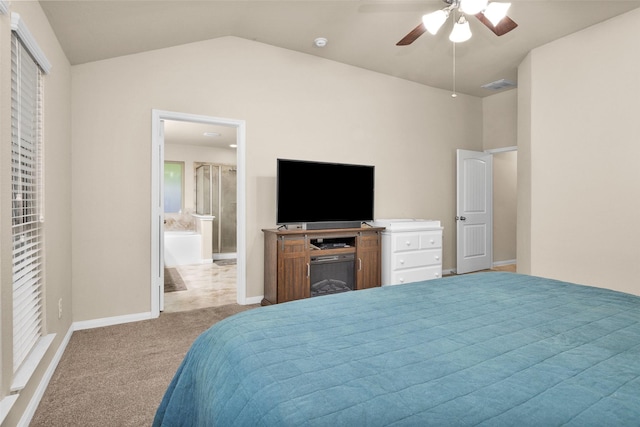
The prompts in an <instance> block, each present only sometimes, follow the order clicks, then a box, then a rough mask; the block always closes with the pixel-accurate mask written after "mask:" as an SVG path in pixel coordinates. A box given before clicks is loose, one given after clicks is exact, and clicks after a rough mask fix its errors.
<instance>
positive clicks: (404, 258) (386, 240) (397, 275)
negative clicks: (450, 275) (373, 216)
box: [373, 219, 442, 286]
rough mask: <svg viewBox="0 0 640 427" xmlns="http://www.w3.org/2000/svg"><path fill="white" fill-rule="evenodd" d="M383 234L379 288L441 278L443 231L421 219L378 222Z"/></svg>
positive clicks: (382, 220) (434, 224)
mask: <svg viewBox="0 0 640 427" xmlns="http://www.w3.org/2000/svg"><path fill="white" fill-rule="evenodd" d="M373 224H374V225H375V226H376V227H385V230H384V231H383V232H382V286H388V285H401V284H403V283H411V282H418V281H422V280H431V279H437V278H439V277H442V227H441V226H440V221H434V220H424V219H377V220H375V221H374V222H373Z"/></svg>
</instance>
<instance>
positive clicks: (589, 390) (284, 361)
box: [154, 272, 640, 426]
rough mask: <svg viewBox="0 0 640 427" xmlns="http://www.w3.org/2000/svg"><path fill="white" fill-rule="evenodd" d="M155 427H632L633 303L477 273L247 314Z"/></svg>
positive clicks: (172, 389) (180, 378)
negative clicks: (629, 426) (480, 426)
mask: <svg viewBox="0 0 640 427" xmlns="http://www.w3.org/2000/svg"><path fill="white" fill-rule="evenodd" d="M154 425H157V426H160V425H163V426H187V425H188V426H231V425H233V426H302V425H309V426H361V425H363V426H364V425H366V426H415V425H420V426H426V425H430V426H466V425H487V426H501V425H507V426H508V425H519V426H526V425H531V426H555V425H576V426H590V425H593V426H605V425H611V426H627V425H634V426H638V425H640V297H638V296H633V295H629V294H625V293H620V292H615V291H611V290H605V289H600V288H594V287H588V286H581V285H575V284H570V283H565V282H560V281H555V280H549V279H543V278H539V277H533V276H527V275H520V274H516V273H499V272H496V273H493V272H487V273H477V274H469V275H462V276H454V277H446V278H443V279H438V280H431V281H427V282H418V283H412V284H406V285H401V286H385V287H382V288H375V289H368V290H362V291H355V292H347V293H342V294H336V295H327V296H322V297H316V298H311V299H306V300H301V301H294V302H289V303H285V304H280V305H274V306H268V307H260V308H257V309H254V310H248V311H245V312H242V313H240V314H237V315H235V316H232V317H230V318H227V319H224V320H223V321H220V322H218V323H217V324H215V325H214V326H213V327H211V328H210V329H209V330H207V331H206V332H204V333H203V334H202V335H201V336H200V337H199V338H197V339H196V341H195V342H194V344H193V346H192V348H191V349H190V350H189V352H188V354H187V355H186V356H185V359H184V360H183V362H182V364H181V366H180V367H179V369H178V371H177V372H176V374H175V376H174V378H173V380H172V382H171V384H170V385H169V387H168V389H167V391H166V394H165V396H164V398H163V400H162V402H161V404H160V406H159V408H158V410H157V413H156V417H155V420H154Z"/></svg>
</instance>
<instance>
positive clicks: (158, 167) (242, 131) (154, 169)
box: [150, 109, 247, 317]
mask: <svg viewBox="0 0 640 427" xmlns="http://www.w3.org/2000/svg"><path fill="white" fill-rule="evenodd" d="M151 115H152V118H151V252H150V253H151V315H152V317H158V316H160V311H161V310H163V309H164V307H163V305H164V304H163V301H164V298H162V296H163V294H162V292H164V280H163V279H164V255H163V247H164V245H163V244H162V240H163V239H162V236H163V232H164V206H163V203H162V199H163V196H162V195H163V192H164V180H163V179H162V176H163V169H164V167H163V164H162V162H163V161H164V123H163V122H164V121H165V120H173V121H183V122H192V123H202V124H211V125H218V126H228V127H233V128H235V129H236V143H237V145H238V147H237V149H236V150H237V151H236V160H237V188H236V195H237V212H236V240H237V266H236V268H237V282H236V295H237V296H236V300H237V302H238V304H241V305H245V304H246V299H247V287H246V281H247V280H246V277H247V274H246V169H245V166H246V142H245V135H246V123H245V121H244V120H236V119H227V118H221V117H213V116H203V115H197V114H189V113H180V112H174V111H165V110H156V109H153V110H151Z"/></svg>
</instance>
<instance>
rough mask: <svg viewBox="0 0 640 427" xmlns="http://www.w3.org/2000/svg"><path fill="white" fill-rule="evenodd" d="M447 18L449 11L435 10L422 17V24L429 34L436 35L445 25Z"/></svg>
mask: <svg viewBox="0 0 640 427" xmlns="http://www.w3.org/2000/svg"><path fill="white" fill-rule="evenodd" d="M448 17H449V10H447V9H443V10H436V11H435V12H431V13H427V14H426V15H424V16H423V17H422V23H423V24H424V27H425V28H426V29H427V31H429V33H431V34H433V35H436V33H437V32H438V30H440V28H441V27H442V25H443V24H444V23H445V21H446V20H447V18H448Z"/></svg>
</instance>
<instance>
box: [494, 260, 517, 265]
mask: <svg viewBox="0 0 640 427" xmlns="http://www.w3.org/2000/svg"><path fill="white" fill-rule="evenodd" d="M516 261H517V260H515V259H508V260H506V261H494V262H493V266H494V267H500V266H503V265H511V264H515V263H516Z"/></svg>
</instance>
